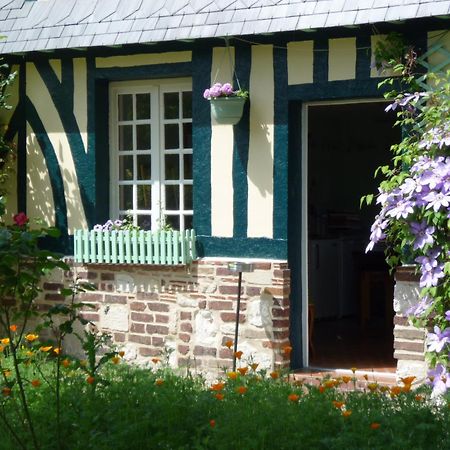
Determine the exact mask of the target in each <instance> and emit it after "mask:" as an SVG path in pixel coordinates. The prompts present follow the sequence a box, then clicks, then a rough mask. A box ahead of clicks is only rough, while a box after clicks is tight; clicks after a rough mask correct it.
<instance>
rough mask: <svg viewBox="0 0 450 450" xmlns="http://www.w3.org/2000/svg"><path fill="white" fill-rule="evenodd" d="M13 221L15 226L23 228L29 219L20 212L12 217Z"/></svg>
mask: <svg viewBox="0 0 450 450" xmlns="http://www.w3.org/2000/svg"><path fill="white" fill-rule="evenodd" d="M13 220H14V223H15V224H16V225H17V226H19V227H23V226H24V225H25V224H26V223H27V222H28V220H29V219H28V217H27V215H26V214H25V213H24V212H20V213H18V214H15V215H14V216H13Z"/></svg>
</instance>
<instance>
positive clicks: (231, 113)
mask: <svg viewBox="0 0 450 450" xmlns="http://www.w3.org/2000/svg"><path fill="white" fill-rule="evenodd" d="M203 97H204V98H205V99H207V100H209V102H210V104H211V112H212V115H213V117H214V119H215V120H216V122H217V123H219V124H224V125H236V124H237V123H238V122H239V120H241V117H242V113H243V111H244V104H245V101H246V100H247V98H248V92H247V91H243V90H242V89H239V90H237V91H234V90H233V87H232V86H231V84H230V83H225V84H223V85H222V84H220V83H216V84H214V85H213V86H212V87H211V88H209V89H206V90H205V92H204V93H203Z"/></svg>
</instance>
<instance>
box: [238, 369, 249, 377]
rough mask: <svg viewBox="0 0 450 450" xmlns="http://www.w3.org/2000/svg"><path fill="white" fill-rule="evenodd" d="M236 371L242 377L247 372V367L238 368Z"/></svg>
mask: <svg viewBox="0 0 450 450" xmlns="http://www.w3.org/2000/svg"><path fill="white" fill-rule="evenodd" d="M237 370H238V372H239V373H240V374H241V375H242V376H244V375H245V374H246V373H247V371H248V367H239V368H238V369H237Z"/></svg>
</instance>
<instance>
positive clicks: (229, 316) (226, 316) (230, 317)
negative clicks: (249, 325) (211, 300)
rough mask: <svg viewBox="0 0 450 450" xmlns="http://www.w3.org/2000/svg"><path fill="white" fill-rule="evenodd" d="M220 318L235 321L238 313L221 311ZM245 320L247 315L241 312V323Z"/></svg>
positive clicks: (225, 320)
mask: <svg viewBox="0 0 450 450" xmlns="http://www.w3.org/2000/svg"><path fill="white" fill-rule="evenodd" d="M220 318H221V319H222V320H223V321H224V322H235V321H236V314H234V313H221V314H220ZM244 322H245V316H244V314H239V323H244Z"/></svg>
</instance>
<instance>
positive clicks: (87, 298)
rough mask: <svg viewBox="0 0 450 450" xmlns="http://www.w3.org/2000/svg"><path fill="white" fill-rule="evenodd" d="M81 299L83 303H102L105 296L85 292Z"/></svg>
mask: <svg viewBox="0 0 450 450" xmlns="http://www.w3.org/2000/svg"><path fill="white" fill-rule="evenodd" d="M80 298H81V299H82V301H83V302H101V301H102V300H103V295H102V294H96V293H94V292H85V293H82V294H80Z"/></svg>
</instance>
